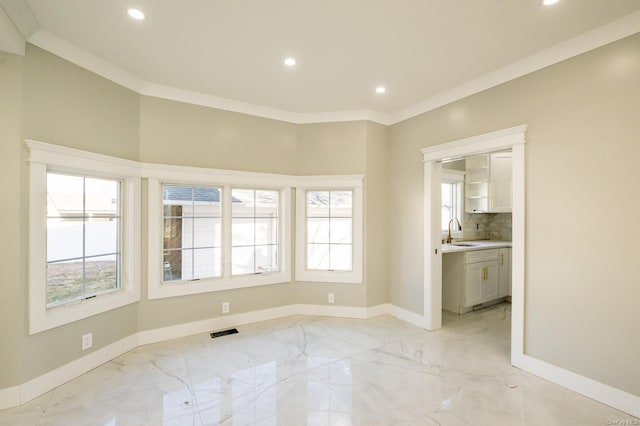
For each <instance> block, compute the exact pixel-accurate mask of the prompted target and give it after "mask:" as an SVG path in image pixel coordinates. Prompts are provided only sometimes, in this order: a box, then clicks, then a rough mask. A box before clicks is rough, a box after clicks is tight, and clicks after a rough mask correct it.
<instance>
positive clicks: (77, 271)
mask: <svg viewBox="0 0 640 426" xmlns="http://www.w3.org/2000/svg"><path fill="white" fill-rule="evenodd" d="M82 263H83V262H82V259H76V260H71V261H68V262H58V263H49V264H47V306H54V305H57V304H61V303H64V302H68V301H71V300H75V299H80V298H81V297H82Z"/></svg>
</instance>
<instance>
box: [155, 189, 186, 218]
mask: <svg viewBox="0 0 640 426" xmlns="http://www.w3.org/2000/svg"><path fill="white" fill-rule="evenodd" d="M162 205H163V214H164V216H182V210H183V208H185V206H191V205H193V187H191V186H180V185H163V186H162Z"/></svg>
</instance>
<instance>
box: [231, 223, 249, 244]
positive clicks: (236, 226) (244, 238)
mask: <svg viewBox="0 0 640 426" xmlns="http://www.w3.org/2000/svg"><path fill="white" fill-rule="evenodd" d="M254 241H255V219H253V218H252V219H235V218H234V219H232V221H231V245H232V246H248V245H251V246H252V245H253V244H254Z"/></svg>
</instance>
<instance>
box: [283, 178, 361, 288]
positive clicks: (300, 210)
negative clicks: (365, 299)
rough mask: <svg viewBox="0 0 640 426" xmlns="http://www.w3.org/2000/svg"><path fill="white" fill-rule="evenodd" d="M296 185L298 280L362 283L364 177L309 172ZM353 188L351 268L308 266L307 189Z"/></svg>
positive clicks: (296, 276)
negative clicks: (345, 269) (316, 268)
mask: <svg viewBox="0 0 640 426" xmlns="http://www.w3.org/2000/svg"><path fill="white" fill-rule="evenodd" d="M307 178H308V179H306V180H305V181H304V182H303V183H299V184H298V185H297V186H296V256H295V258H296V271H295V278H296V280H297V281H304V282H325V283H349V284H361V283H362V278H363V272H362V270H363V252H364V247H363V228H364V198H363V184H364V183H363V181H364V177H363V176H361V175H356V176H308V177H307ZM340 190H349V191H353V201H352V226H353V228H352V239H351V242H352V268H351V270H350V271H329V270H310V269H307V265H306V259H307V216H306V215H307V197H306V195H305V194H306V192H307V191H340Z"/></svg>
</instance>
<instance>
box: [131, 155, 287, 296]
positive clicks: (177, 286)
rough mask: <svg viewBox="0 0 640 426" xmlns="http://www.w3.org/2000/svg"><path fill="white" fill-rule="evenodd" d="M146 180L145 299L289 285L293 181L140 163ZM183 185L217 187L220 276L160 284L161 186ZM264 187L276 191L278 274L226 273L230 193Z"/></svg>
mask: <svg viewBox="0 0 640 426" xmlns="http://www.w3.org/2000/svg"><path fill="white" fill-rule="evenodd" d="M142 173H143V176H145V177H147V178H148V202H149V219H148V224H149V232H148V234H149V237H148V241H149V249H148V252H149V260H148V285H147V291H148V298H149V299H162V298H166V297H176V296H185V295H190V294H199V293H207V292H213V291H222V290H232V289H238V288H246V287H256V286H262V285H271V284H280V283H288V282H291V186H292V183H293V182H294V180H295V178H294V177H292V176H287V175H278V174H269V173H252V172H239V171H229V170H216V169H205V168H196V167H183V166H164V165H159V164H144V165H143V169H142ZM163 184H183V185H190V186H191V185H193V186H198V185H203V186H218V187H221V188H222V194H223V195H222V197H223V200H224V202H223V209H224V214H223V218H222V241H223V244H222V262H223V263H222V272H223V276H222V277H215V278H204V279H200V280H197V281H177V282H163V277H162V250H163V247H162V235H163V234H162V232H161V231H162V185H163ZM233 188H245V189H269V190H279V191H280V205H279V208H280V212H281V214H280V221H279V229H278V238H279V242H278V260H279V270H278V271H274V272H265V273H262V274H247V275H236V276H232V275H231V226H230V225H231V203H230V199H231V189H233Z"/></svg>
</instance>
